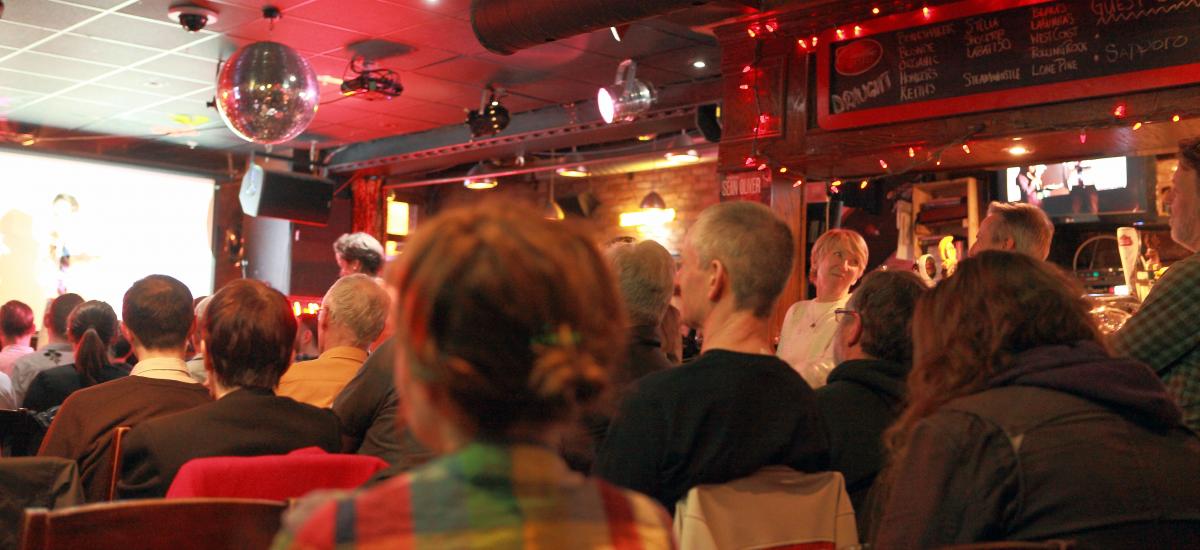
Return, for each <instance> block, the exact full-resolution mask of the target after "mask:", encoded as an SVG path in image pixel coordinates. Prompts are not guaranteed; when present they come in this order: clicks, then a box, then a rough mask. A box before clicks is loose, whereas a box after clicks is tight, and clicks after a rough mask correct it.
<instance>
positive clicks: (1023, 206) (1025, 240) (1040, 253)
mask: <svg viewBox="0 0 1200 550" xmlns="http://www.w3.org/2000/svg"><path fill="white" fill-rule="evenodd" d="M988 216H993V217H994V219H995V226H994V227H993V229H992V232H991V237H992V242H993V244H1001V243H1003V242H1004V241H1005V240H1007V239H1012V240H1013V250H1014V251H1015V252H1020V253H1022V254H1025V255H1027V256H1030V257H1032V258H1036V259H1038V260H1045V259H1046V257H1047V256H1049V255H1050V241H1051V240H1053V239H1054V223H1052V222H1051V221H1050V218H1049V216H1046V213H1045V212H1043V211H1042V209H1041V208H1038V207H1036V206H1034V205H1032V204H1028V203H1023V202H993V203H991V204H990V205H988Z"/></svg>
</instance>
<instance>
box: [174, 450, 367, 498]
mask: <svg viewBox="0 0 1200 550" xmlns="http://www.w3.org/2000/svg"><path fill="white" fill-rule="evenodd" d="M386 467H387V462H384V461H383V460H381V459H379V458H378V457H374V456H367V455H350V454H329V453H326V452H325V451H322V450H321V449H318V448H316V447H307V448H304V449H299V450H296V451H292V452H291V453H289V454H286V455H269V456H253V457H210V458H197V459H195V460H190V461H188V462H187V464H184V465H183V467H182V468H180V469H179V473H178V474H176V475H175V480H174V481H173V482H172V483H171V488H170V489H168V490H167V498H186V497H227V498H263V499H271V500H287V499H291V498H299V497H302V496H304V495H305V494H307V493H309V492H311V491H314V490H317V489H352V488H355V487H358V486H359V485H362V484H363V483H364V482H366V481H367V479H369V478H370V477H371V476H372V475H373V474H374V473H375V472H378V471H379V470H382V469H384V468H386Z"/></svg>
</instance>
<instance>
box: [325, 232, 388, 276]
mask: <svg viewBox="0 0 1200 550" xmlns="http://www.w3.org/2000/svg"><path fill="white" fill-rule="evenodd" d="M333 251H334V253H336V254H337V255H338V256H341V257H342V259H344V260H346V261H348V262H352V261H356V262H358V265H359V266H361V267H362V272H363V273H366V274H367V275H370V276H372V277H374V276H375V275H376V274H378V273H379V270H380V269H381V268H382V267H383V245H381V244H379V241H378V240H377V239H375V237H372V236H370V235H368V234H366V233H363V232H358V233H346V234H343V235H342V236H341V237H338V239H337V240H336V241H334V243H333Z"/></svg>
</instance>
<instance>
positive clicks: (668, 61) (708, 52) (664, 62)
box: [638, 46, 721, 85]
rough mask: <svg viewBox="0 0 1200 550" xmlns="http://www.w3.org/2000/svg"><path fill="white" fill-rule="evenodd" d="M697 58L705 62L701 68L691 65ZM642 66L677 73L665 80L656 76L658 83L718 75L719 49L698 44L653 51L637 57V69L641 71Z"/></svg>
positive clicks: (719, 63) (719, 70)
mask: <svg viewBox="0 0 1200 550" xmlns="http://www.w3.org/2000/svg"><path fill="white" fill-rule="evenodd" d="M697 59H701V60H703V61H704V62H705V67H704V68H703V69H696V68H695V67H693V66H692V63H693V62H694V61H696V60H697ZM643 67H644V68H646V69H659V70H664V71H669V72H671V73H674V74H675V75H677V76H676V78H675V79H674V80H672V81H666V80H663V78H664V77H658V78H659V81H658V82H657V84H659V85H663V84H670V83H671V82H676V81H679V80H687V79H692V78H702V77H710V76H720V74H721V50H720V48H718V47H717V46H700V47H691V48H680V49H677V50H671V51H665V52H661V53H654V54H651V55H646V56H642V57H640V58H638V71H639V72H641V70H642V68H643ZM649 74H650V73H649V72H647V73H646V75H647V76H649Z"/></svg>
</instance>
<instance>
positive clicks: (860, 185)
mask: <svg viewBox="0 0 1200 550" xmlns="http://www.w3.org/2000/svg"><path fill="white" fill-rule="evenodd" d="M867 183H868V182H867V180H862V183H860V184H858V188H859V189H866V188H867Z"/></svg>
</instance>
